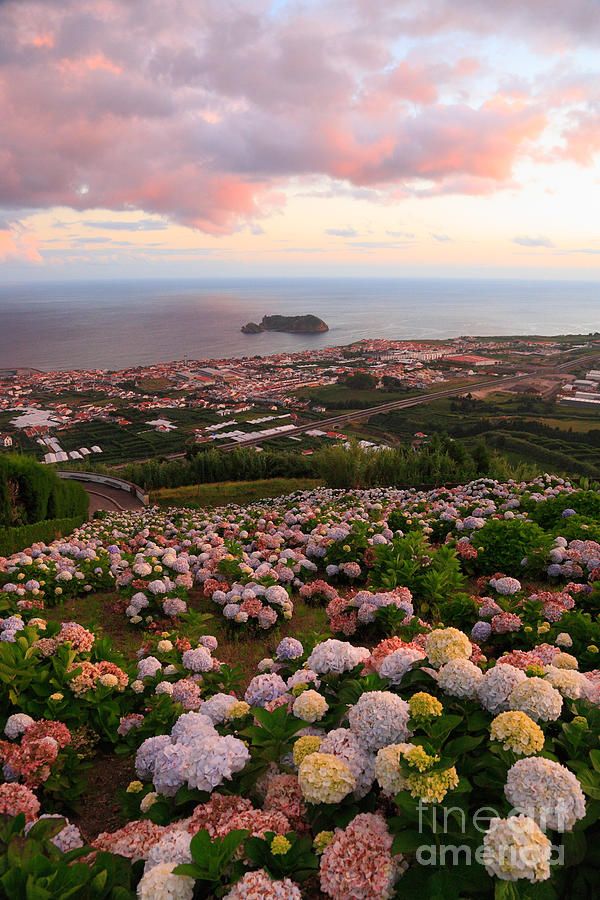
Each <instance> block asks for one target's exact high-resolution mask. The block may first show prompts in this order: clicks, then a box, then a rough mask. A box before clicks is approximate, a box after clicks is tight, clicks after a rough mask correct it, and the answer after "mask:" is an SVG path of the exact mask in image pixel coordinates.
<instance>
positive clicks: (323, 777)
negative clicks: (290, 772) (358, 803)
mask: <svg viewBox="0 0 600 900" xmlns="http://www.w3.org/2000/svg"><path fill="white" fill-rule="evenodd" d="M298 782H299V784H300V789H301V791H302V794H303V796H304V799H305V800H307V801H308V802H309V803H339V802H340V801H341V800H343V799H344V797H347V796H348V794H349V793H351V791H353V790H354V789H355V787H356V779H355V778H354V775H353V774H352V772H351V771H350V767H349V766H348V765H347V764H346V763H345V762H344V761H343V760H341V759H338V757H337V756H334V755H333V754H332V753H319V752H317V753H311V754H310V755H309V756H306V757H305V758H304V759H303V760H302V762H301V763H300V768H299V769H298Z"/></svg>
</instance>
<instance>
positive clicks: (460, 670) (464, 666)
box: [437, 657, 483, 700]
mask: <svg viewBox="0 0 600 900" xmlns="http://www.w3.org/2000/svg"><path fill="white" fill-rule="evenodd" d="M482 678H483V672H482V671H481V669H478V668H477V666H476V665H474V664H473V663H472V662H471V661H470V660H468V659H464V658H462V657H460V658H458V659H451V660H450V662H447V663H446V664H445V665H443V666H442V668H441V669H440V671H439V672H438V678H437V681H438V685H439V687H440V688H441V689H442V690H443V691H444V693H445V694H450V696H452V697H464V698H468V699H470V700H472V699H473V698H474V697H476V696H477V690H478V688H479V684H480V682H481V679H482Z"/></svg>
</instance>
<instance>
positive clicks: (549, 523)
mask: <svg viewBox="0 0 600 900" xmlns="http://www.w3.org/2000/svg"><path fill="white" fill-rule="evenodd" d="M527 507H528V509H529V514H530V516H531V518H532V519H533V521H534V522H537V524H538V525H540V526H541V527H542V528H543V529H545V530H546V531H549V530H550V529H551V528H553V527H554V526H555V525H559V524H560V523H561V522H564V521H565V520H564V519H563V515H562V514H563V512H564V510H565V509H574V510H575V512H576V513H578V515H580V516H588V517H589V518H591V519H594V520H595V521H596V522H600V494H599V493H598V491H575V492H574V493H572V494H566V493H564V494H559V496H558V497H552V498H551V499H550V500H544V501H542V502H541V503H540V502H538V503H535V502H533V501H530V502H529V503H528V504H527ZM561 533H562V532H561Z"/></svg>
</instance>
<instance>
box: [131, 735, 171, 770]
mask: <svg viewBox="0 0 600 900" xmlns="http://www.w3.org/2000/svg"><path fill="white" fill-rule="evenodd" d="M170 743H171V738H170V737H169V735H168V734H157V735H156V736H155V737H149V738H146V740H145V741H144V742H143V743H141V744H140V746H139V747H138V751H137V753H136V755H135V771H136V772H137V774H138V777H139V778H141V779H142V781H149V780H151V779H152V774H153V772H154V764H155V763H156V757H157V756H158V754H159V753H160V751H161V750H162V749H163V747H166V745H167V744H170Z"/></svg>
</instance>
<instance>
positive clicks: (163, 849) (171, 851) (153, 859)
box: [144, 829, 192, 872]
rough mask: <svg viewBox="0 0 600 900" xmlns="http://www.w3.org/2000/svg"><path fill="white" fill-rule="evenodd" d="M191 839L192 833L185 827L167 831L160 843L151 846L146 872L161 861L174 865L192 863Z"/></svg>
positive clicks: (145, 867)
mask: <svg viewBox="0 0 600 900" xmlns="http://www.w3.org/2000/svg"><path fill="white" fill-rule="evenodd" d="M191 840H192V835H191V834H189V832H187V831H185V830H184V829H181V830H179V829H177V830H175V829H173V830H170V831H167V832H166V833H165V834H163V836H162V837H161V839H160V840H159V841H158V843H156V844H154V846H153V847H151V848H150V852H149V853H148V856H147V857H146V865H145V866H144V872H148V871H149V870H150V869H153V868H154V866H158V865H160V863H171V864H172V865H180V864H181V863H191V861H192V854H191V851H190V841H191Z"/></svg>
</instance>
